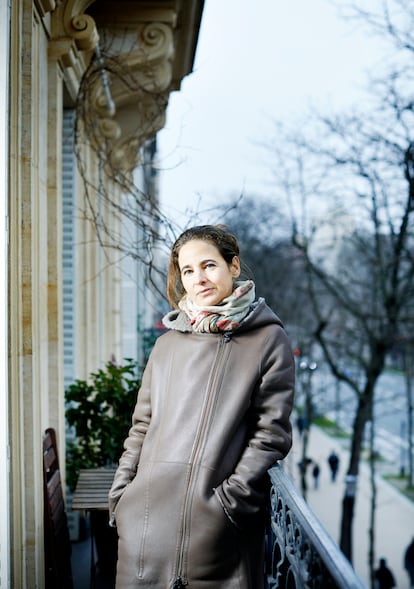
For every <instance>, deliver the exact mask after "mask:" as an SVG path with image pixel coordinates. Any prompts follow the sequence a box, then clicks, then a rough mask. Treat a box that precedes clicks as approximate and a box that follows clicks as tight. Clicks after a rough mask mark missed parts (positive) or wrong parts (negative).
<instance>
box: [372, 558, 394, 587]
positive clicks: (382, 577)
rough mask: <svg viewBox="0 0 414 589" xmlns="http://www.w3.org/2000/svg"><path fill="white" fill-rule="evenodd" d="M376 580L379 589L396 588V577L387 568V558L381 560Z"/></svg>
mask: <svg viewBox="0 0 414 589" xmlns="http://www.w3.org/2000/svg"><path fill="white" fill-rule="evenodd" d="M374 579H375V581H376V588H377V589H392V588H393V587H395V579H394V575H393V574H392V572H391V571H390V569H389V568H388V567H387V562H386V560H385V558H380V561H379V567H378V568H377V570H376V571H374Z"/></svg>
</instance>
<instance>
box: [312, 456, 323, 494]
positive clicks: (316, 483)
mask: <svg viewBox="0 0 414 589" xmlns="http://www.w3.org/2000/svg"><path fill="white" fill-rule="evenodd" d="M320 473H321V469H320V467H319V464H318V463H317V462H315V463H314V465H313V468H312V477H313V488H314V489H317V488H318V486H319V475H320Z"/></svg>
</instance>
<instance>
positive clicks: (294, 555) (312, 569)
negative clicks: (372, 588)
mask: <svg viewBox="0 0 414 589" xmlns="http://www.w3.org/2000/svg"><path fill="white" fill-rule="evenodd" d="M269 475H270V479H271V483H272V488H271V521H270V530H269V532H268V543H267V558H266V562H267V589H281V588H284V589H331V588H332V589H334V588H336V589H366V586H365V584H364V583H363V582H362V581H361V579H360V578H359V577H358V575H357V574H356V573H355V571H354V569H353V568H352V566H351V564H350V563H349V561H348V560H347V559H346V558H345V556H344V555H343V554H342V552H341V551H340V549H339V547H338V545H337V544H336V543H335V542H334V541H333V540H332V538H331V537H330V536H329V534H328V533H327V532H326V530H325V528H324V527H323V526H322V524H321V523H320V522H319V520H318V519H317V517H316V516H315V514H314V513H313V512H312V511H311V509H310V508H309V507H308V505H307V504H306V503H305V501H304V499H303V498H302V497H301V496H300V494H299V493H298V491H297V489H296V487H295V486H294V485H293V483H292V482H291V481H290V479H289V478H288V477H287V476H286V474H285V473H284V472H283V470H282V469H281V467H280V466H279V465H276V466H275V467H273V468H272V469H271V470H270V471H269Z"/></svg>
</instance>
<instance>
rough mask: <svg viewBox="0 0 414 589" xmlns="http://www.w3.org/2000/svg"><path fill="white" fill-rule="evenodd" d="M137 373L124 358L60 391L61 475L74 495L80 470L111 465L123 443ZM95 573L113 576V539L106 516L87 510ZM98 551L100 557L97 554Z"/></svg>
mask: <svg viewBox="0 0 414 589" xmlns="http://www.w3.org/2000/svg"><path fill="white" fill-rule="evenodd" d="M140 386H141V370H140V368H139V366H138V365H137V363H136V362H135V361H133V360H131V359H125V360H124V363H123V364H121V365H117V364H116V363H115V362H112V361H111V362H108V363H107V364H106V365H105V367H104V368H102V369H99V370H97V371H96V372H92V373H91V375H90V377H89V379H88V380H76V381H75V382H74V383H73V384H71V385H70V386H69V387H68V388H67V390H66V402H67V410H66V419H67V423H68V425H69V426H71V427H72V428H73V434H74V438H73V440H70V441H68V443H67V453H66V472H67V483H68V486H69V489H70V490H71V491H74V489H75V487H76V482H77V480H78V476H79V471H80V469H83V468H99V467H111V466H112V467H113V466H116V465H117V463H118V460H119V457H120V456H121V454H122V451H123V442H124V440H125V438H126V436H127V433H128V430H129V428H130V427H131V417H132V412H133V409H134V406H135V402H136V398H137V394H138V390H139V388H140ZM91 517H92V520H91V522H92V525H93V527H94V532H95V533H94V535H95V543H96V548H97V553H98V563H99V568H100V570H102V569H105V570H104V572H105V573H106V574H112V573H114V572H115V565H116V558H117V556H116V555H117V551H116V543H117V536H116V532H115V531H114V529H113V528H110V527H109V525H108V520H109V517H108V512H107V511H106V512H105V511H101V512H99V511H96V512H91ZM102 549H104V550H105V554H102Z"/></svg>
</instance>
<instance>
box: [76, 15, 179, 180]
mask: <svg viewBox="0 0 414 589" xmlns="http://www.w3.org/2000/svg"><path fill="white" fill-rule="evenodd" d="M109 33H111V32H109ZM109 33H108V31H105V41H106V44H107V46H108V48H109V49H108V50H105V48H102V49H101V48H99V52H98V53H97V54H96V55H95V58H94V60H93V62H92V64H91V67H90V68H89V72H87V73H86V75H85V76H84V79H83V81H82V85H83V89H82V91H83V95H84V98H85V106H86V108H85V109H84V126H85V129H86V130H88V128H89V129H90V132H89V133H88V136H89V137H90V138H92V141H93V144H94V145H95V146H96V148H98V149H99V150H102V145H103V144H104V145H105V148H106V151H107V152H106V154H105V160H106V161H107V163H108V164H109V165H111V166H113V167H115V168H117V169H119V168H122V170H123V171H125V172H127V171H131V170H132V169H133V168H134V167H136V165H137V164H138V163H139V152H140V147H141V146H142V145H143V144H144V143H145V141H146V140H147V139H148V138H149V137H152V136H154V135H155V133H156V132H157V131H159V130H160V129H161V128H162V126H163V125H164V122H165V111H166V107H167V103H168V94H169V88H170V85H171V80H172V63H171V60H172V58H173V52H174V45H173V31H172V28H171V26H170V25H168V24H165V23H159V22H155V23H146V24H142V25H140V26H139V27H138V29H137V30H135V31H134V32H132V31H128V34H126V35H125V39H123V40H122V42H121V41H120V39H119V37H116V36H115V37H112V38H111V37H110V34H109ZM116 34H117V35H119V34H120V33H119V31H116ZM123 34H125V33H124V32H123ZM117 46H119V47H120V48H121V49H122V50H121V51H119V52H114V50H113V48H114V47H117ZM97 121H98V123H97ZM91 125H93V129H92V128H91Z"/></svg>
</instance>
